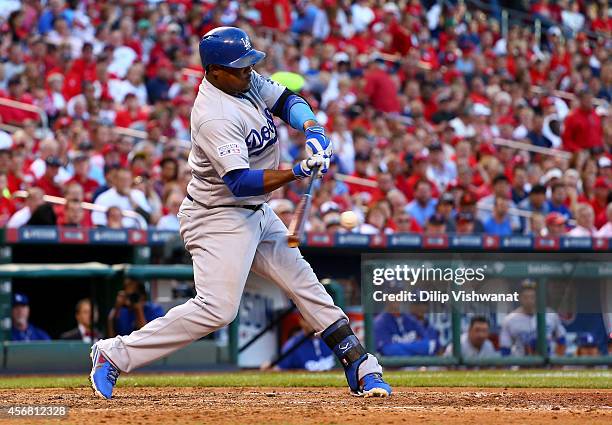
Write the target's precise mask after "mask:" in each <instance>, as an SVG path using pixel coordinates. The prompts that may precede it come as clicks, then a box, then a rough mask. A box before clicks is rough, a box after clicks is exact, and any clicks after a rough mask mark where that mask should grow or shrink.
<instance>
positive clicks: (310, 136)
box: [304, 125, 334, 158]
mask: <svg viewBox="0 0 612 425" xmlns="http://www.w3.org/2000/svg"><path fill="white" fill-rule="evenodd" d="M304 134H305V135H306V155H307V156H309V157H311V156H313V155H317V154H322V155H323V156H324V157H325V158H331V157H332V155H333V154H334V151H333V149H332V145H331V140H330V139H329V137H327V136H326V135H325V129H324V128H323V127H321V126H320V125H313V126H312V127H308V128H307V129H306V130H305V131H304Z"/></svg>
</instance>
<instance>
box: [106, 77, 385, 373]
mask: <svg viewBox="0 0 612 425" xmlns="http://www.w3.org/2000/svg"><path fill="white" fill-rule="evenodd" d="M284 89H285V88H284V87H283V86H281V85H278V84H276V83H274V82H272V81H270V80H268V79H266V78H263V77H262V76H260V75H259V74H257V73H255V72H253V74H252V77H251V88H250V90H249V91H248V92H247V93H245V94H244V95H240V96H231V95H229V94H227V93H225V92H223V91H221V90H219V89H217V88H216V87H214V86H213V85H212V84H210V83H209V82H208V81H207V80H206V79H204V80H203V81H202V83H201V84H200V88H199V92H198V96H197V98H196V100H195V104H194V107H193V110H192V113H191V132H192V149H191V153H190V154H189V165H190V166H191V168H192V176H193V177H192V179H191V181H190V183H189V185H188V187H187V191H188V192H189V195H190V196H191V197H192V198H193V199H194V200H196V201H197V202H193V201H191V200H190V199H188V198H185V200H184V201H183V204H182V205H181V208H180V211H179V214H178V217H179V221H180V232H181V236H182V238H183V240H184V241H185V247H186V248H187V250H188V251H189V253H190V254H191V257H192V260H193V271H194V281H195V287H196V292H197V296H196V297H194V298H193V299H191V300H189V301H188V302H186V303H185V304H182V305H179V306H177V307H174V308H173V309H171V310H170V311H168V313H167V314H166V315H165V316H164V317H160V318H158V319H155V320H153V321H152V322H149V323H147V324H146V325H145V326H144V327H143V328H142V329H140V330H137V331H135V332H132V333H131V334H130V335H127V336H118V337H116V338H110V339H105V340H103V341H100V342H99V343H98V347H99V349H100V350H101V351H102V352H103V353H104V355H105V356H106V357H107V358H109V359H110V360H111V362H113V364H115V366H117V367H118V368H119V369H120V370H122V371H125V372H129V371H131V370H134V369H136V368H139V367H141V366H143V365H145V364H147V363H150V362H152V361H154V360H156V359H159V358H161V357H164V356H167V355H168V354H170V353H172V352H174V351H176V350H178V349H179V348H181V347H183V346H185V345H187V344H189V343H190V342H192V341H195V340H197V339H199V338H201V337H203V336H205V335H207V334H209V333H210V332H213V331H215V330H217V329H219V328H221V327H223V326H226V325H227V324H229V323H230V322H231V321H232V320H234V318H235V317H236V315H237V313H238V308H239V306H240V298H241V297H242V292H243V290H244V285H245V282H246V279H247V276H248V273H249V271H254V272H255V273H257V274H259V275H261V276H263V277H264V278H267V279H269V280H270V281H272V282H274V283H276V284H277V285H278V286H279V287H280V288H281V289H283V291H284V292H285V293H286V294H287V295H288V296H289V297H290V298H291V299H292V300H293V301H294V302H295V304H296V305H297V307H298V309H299V310H300V312H301V313H302V315H303V316H304V318H305V319H306V321H308V323H309V324H310V325H311V326H312V327H313V329H315V330H316V331H318V332H320V331H323V330H324V329H326V328H327V327H329V326H330V325H331V324H332V323H334V322H336V321H337V320H339V319H343V318H346V315H345V314H344V313H343V312H342V310H341V309H339V308H338V307H336V306H335V305H334V303H333V300H332V298H331V297H330V296H329V294H328V293H327V292H326V291H325V288H323V285H321V283H320V282H319V280H318V279H317V276H316V275H315V273H314V271H313V270H312V268H311V267H310V265H309V264H308V263H307V262H306V260H304V258H303V257H302V255H301V253H300V251H299V249H297V248H290V247H289V246H288V245H287V228H286V227H285V225H284V224H283V222H282V221H281V220H280V219H279V218H278V216H277V215H276V214H275V213H274V211H273V210H272V208H270V206H269V205H268V204H266V203H264V202H265V201H266V200H267V199H268V195H261V196H249V197H243V198H236V197H235V196H234V195H233V194H232V193H231V191H230V190H229V188H228V187H227V186H226V185H225V183H224V182H223V179H222V177H223V176H224V175H225V174H226V173H228V172H229V171H232V170H237V169H240V168H253V169H275V168H277V167H278V162H279V152H280V150H279V146H278V145H279V143H278V135H277V131H276V127H275V125H274V122H273V119H272V113H271V112H270V110H271V109H272V108H273V106H274V104H275V103H276V101H277V99H278V98H279V96H280V95H281V94H282V92H283V91H284ZM261 203H264V205H263V206H262V207H261V208H260V209H258V210H257V211H252V210H250V209H246V208H240V207H236V208H231V207H230V208H203V207H202V206H201V205H199V204H204V205H207V206H215V205H217V206H218V205H255V204H261ZM374 372H377V373H381V372H382V368H381V367H380V365H379V364H378V361H377V359H376V357H374V356H372V355H369V356H368V358H367V359H366V360H365V361H364V362H363V363H361V365H360V366H359V372H358V373H359V376H360V377H363V376H364V375H367V374H368V373H374Z"/></svg>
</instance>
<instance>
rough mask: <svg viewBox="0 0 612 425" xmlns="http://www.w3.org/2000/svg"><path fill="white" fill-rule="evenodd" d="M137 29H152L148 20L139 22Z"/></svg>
mask: <svg viewBox="0 0 612 425" xmlns="http://www.w3.org/2000/svg"><path fill="white" fill-rule="evenodd" d="M137 27H138V29H139V30H146V29H149V28H151V22H149V20H148V19H141V20H139V21H138V24H137Z"/></svg>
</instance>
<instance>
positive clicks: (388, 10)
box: [383, 2, 400, 16]
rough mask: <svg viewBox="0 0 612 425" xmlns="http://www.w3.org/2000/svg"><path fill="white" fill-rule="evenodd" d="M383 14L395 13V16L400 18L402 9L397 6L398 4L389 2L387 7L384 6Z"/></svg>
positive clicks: (386, 4)
mask: <svg viewBox="0 0 612 425" xmlns="http://www.w3.org/2000/svg"><path fill="white" fill-rule="evenodd" d="M383 12H385V13H393V14H394V15H395V16H399V15H400V9H399V7H398V6H397V4H395V3H392V2H389V3H385V5H384V6H383Z"/></svg>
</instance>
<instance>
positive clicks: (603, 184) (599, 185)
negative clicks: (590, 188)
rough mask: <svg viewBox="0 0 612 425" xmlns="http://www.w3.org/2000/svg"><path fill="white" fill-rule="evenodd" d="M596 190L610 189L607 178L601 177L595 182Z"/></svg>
mask: <svg viewBox="0 0 612 425" xmlns="http://www.w3.org/2000/svg"><path fill="white" fill-rule="evenodd" d="M595 189H610V185H609V184H608V181H607V180H606V178H605V177H603V176H599V177H597V179H596V180H595Z"/></svg>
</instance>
